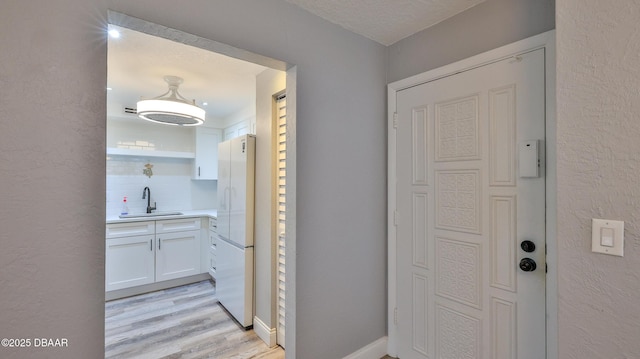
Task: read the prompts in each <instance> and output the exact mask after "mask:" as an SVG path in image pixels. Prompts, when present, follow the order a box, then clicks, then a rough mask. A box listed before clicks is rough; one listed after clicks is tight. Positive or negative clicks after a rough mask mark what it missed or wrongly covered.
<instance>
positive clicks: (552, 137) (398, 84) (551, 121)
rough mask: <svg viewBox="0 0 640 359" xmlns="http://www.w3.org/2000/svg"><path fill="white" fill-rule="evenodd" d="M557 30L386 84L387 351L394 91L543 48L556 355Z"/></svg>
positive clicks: (393, 350)
mask: <svg viewBox="0 0 640 359" xmlns="http://www.w3.org/2000/svg"><path fill="white" fill-rule="evenodd" d="M555 39H556V34H555V30H551V31H547V32H544V33H542V34H539V35H535V36H532V37H529V38H526V39H524V40H520V41H517V42H514V43H512V44H508V45H505V46H502V47H499V48H497V49H494V50H490V51H487V52H484V53H482V54H479V55H475V56H472V57H470V58H467V59H464V60H461V61H457V62H454V63H452V64H449V65H445V66H442V67H439V68H437V69H433V70H430V71H427V72H424V73H421V74H418V75H415V76H412V77H409V78H406V79H402V80H399V81H395V82H392V83H390V84H388V85H387V245H388V248H387V268H388V270H387V282H388V298H387V303H388V304H387V305H388V306H387V334H388V342H387V352H388V354H389V355H391V356H397V354H398V350H397V337H398V334H397V325H396V324H395V320H396V316H397V309H396V306H397V301H396V297H397V281H396V276H397V261H396V255H397V253H396V244H397V238H396V225H395V210H396V207H397V206H396V175H395V173H396V131H395V127H394V124H395V123H397V119H396V95H397V93H398V91H401V90H404V89H407V88H410V87H414V86H417V85H421V84H424V83H427V82H431V81H435V80H438V79H441V78H444V77H448V76H452V75H455V74H457V73H460V72H464V71H468V70H471V69H474V68H478V67H481V66H484V65H487V64H490V63H493V62H496V61H500V60H504V59H507V58H509V57H514V56H517V55H518V54H521V53H524V52H528V51H532V50H537V49H541V48H544V49H545V103H546V109H545V113H546V119H545V136H546V139H545V142H544V143H545V151H546V163H545V167H546V170H545V173H546V178H545V191H546V194H545V196H546V206H547V207H546V215H545V217H546V218H545V220H546V247H547V256H546V257H547V258H546V259H547V276H546V318H547V319H546V342H547V348H546V352H547V355H546V357H547V359H557V358H558V329H557V328H558V325H557V324H558V295H557V294H558V286H557V250H556V247H557V240H556V218H557V217H556V208H557V204H556V66H555V62H556V61H555V58H556V49H555V43H556V40H555Z"/></svg>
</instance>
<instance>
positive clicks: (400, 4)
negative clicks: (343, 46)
mask: <svg viewBox="0 0 640 359" xmlns="http://www.w3.org/2000/svg"><path fill="white" fill-rule="evenodd" d="M286 1H287V2H290V3H292V4H296V5H298V6H300V7H302V8H303V9H305V10H307V11H309V12H310V13H312V14H315V15H317V16H320V17H321V18H324V19H325V20H328V21H330V22H333V23H335V24H338V25H340V26H342V27H344V28H345V29H347V30H350V31H352V32H355V33H356V34H360V35H362V36H365V37H367V38H369V39H372V40H374V41H376V42H379V43H381V44H382V45H391V44H393V43H395V42H397V41H399V40H402V39H404V38H405V37H407V36H410V35H413V34H415V33H416V32H419V31H421V30H424V29H426V28H428V27H430V26H433V25H435V24H437V23H439V22H441V21H443V20H445V19H447V18H450V17H452V16H454V15H456V14H458V13H460V12H462V11H464V10H466V9H469V8H470V7H473V6H475V5H478V4H480V3H482V2H484V1H485V0H286Z"/></svg>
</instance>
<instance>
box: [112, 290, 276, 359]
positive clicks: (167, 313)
mask: <svg viewBox="0 0 640 359" xmlns="http://www.w3.org/2000/svg"><path fill="white" fill-rule="evenodd" d="M105 358H148V359H160V358H166V359H170V358H184V359H188V358H234V359H249V358H252V359H284V350H282V348H280V347H275V348H268V347H267V346H266V344H264V342H263V341H262V340H260V338H258V336H257V335H256V334H255V333H254V331H253V330H249V331H245V330H244V329H241V327H240V326H239V325H238V324H237V323H236V322H234V321H233V319H231V318H230V316H229V314H228V313H227V312H226V311H225V310H224V309H223V308H222V307H221V306H220V304H219V303H218V300H217V299H216V297H215V287H214V285H213V283H212V282H210V281H202V282H198V283H194V284H190V285H186V286H182V287H176V288H171V289H167V290H163V291H158V292H153V293H147V294H142V295H139V296H135V297H130V298H123V299H118V300H114V301H110V302H107V303H106V304H105Z"/></svg>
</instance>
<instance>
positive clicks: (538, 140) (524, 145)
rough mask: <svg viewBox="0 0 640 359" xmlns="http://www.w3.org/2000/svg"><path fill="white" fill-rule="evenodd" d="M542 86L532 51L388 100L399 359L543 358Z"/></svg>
mask: <svg viewBox="0 0 640 359" xmlns="http://www.w3.org/2000/svg"><path fill="white" fill-rule="evenodd" d="M544 81H545V75H544V49H540V50H536V51H533V52H529V53H526V54H522V55H521V56H518V57H514V58H510V59H506V60H502V61H498V62H495V63H492V64H488V65H485V66H482V67H479V68H476V69H473V70H468V71H465V72H462V73H459V74H456V75H453V76H449V77H445V78H442V79H439V80H435V81H432V82H429V83H426V84H422V85H419V86H415V87H412V88H409V89H405V90H402V91H399V92H398V93H397V102H396V103H397V114H398V124H397V130H396V136H397V137H396V138H397V149H396V150H397V152H396V153H397V158H396V163H397V173H396V178H397V187H396V191H397V193H396V196H397V211H398V213H397V229H396V230H397V278H396V279H397V330H398V356H399V357H400V358H402V359H411V358H438V359H440V358H456V359H471V358H474V359H480V358H483V359H542V358H545V353H546V346H545V271H546V270H545V268H546V266H545V180H544V163H543V162H542V161H540V162H539V163H540V167H538V165H539V163H538V161H537V155H536V150H535V149H534V148H536V146H537V150H538V151H539V155H540V159H542V157H543V155H544V150H543V149H544V136H545V83H544ZM536 172H538V176H536ZM523 241H530V242H531V243H527V244H534V245H535V249H534V250H532V251H531V246H530V245H529V246H525V247H526V250H527V251H531V252H527V251H525V250H524V249H523V248H522V247H521V243H522V242H523ZM526 258H528V259H530V260H531V261H527V259H526ZM532 261H535V263H536V264H537V268H536V269H535V270H533V271H526V270H530V269H531V266H530V264H531V262H532ZM521 262H522V263H521ZM521 265H522V266H523V268H524V270H523V269H521ZM528 265H529V266H528Z"/></svg>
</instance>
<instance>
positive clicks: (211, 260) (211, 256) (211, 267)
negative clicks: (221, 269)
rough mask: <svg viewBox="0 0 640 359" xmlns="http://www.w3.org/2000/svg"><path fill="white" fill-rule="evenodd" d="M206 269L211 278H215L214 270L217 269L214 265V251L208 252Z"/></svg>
mask: <svg viewBox="0 0 640 359" xmlns="http://www.w3.org/2000/svg"><path fill="white" fill-rule="evenodd" d="M207 270H208V272H209V275H210V276H211V278H213V279H216V272H217V271H218V270H217V266H216V253H215V252H214V251H211V252H209V268H207Z"/></svg>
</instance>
